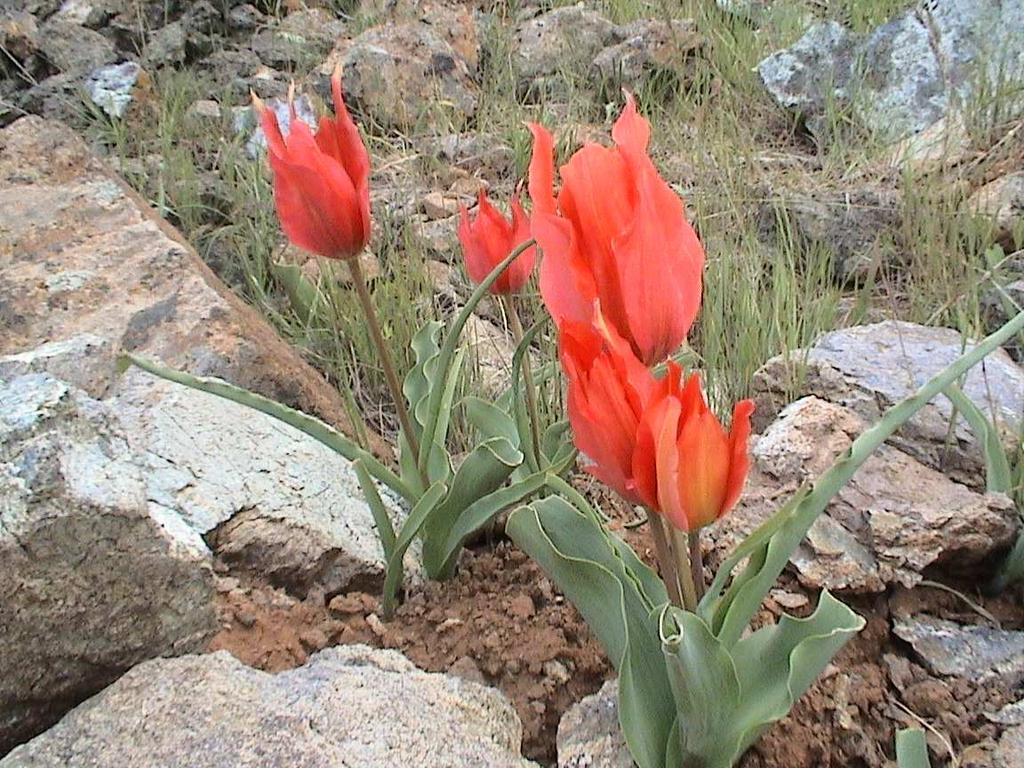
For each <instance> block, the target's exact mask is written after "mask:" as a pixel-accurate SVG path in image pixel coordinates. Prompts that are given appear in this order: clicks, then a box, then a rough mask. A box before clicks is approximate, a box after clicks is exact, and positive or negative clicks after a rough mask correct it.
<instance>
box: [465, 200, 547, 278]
mask: <svg viewBox="0 0 1024 768" xmlns="http://www.w3.org/2000/svg"><path fill="white" fill-rule="evenodd" d="M458 234H459V242H460V243H461V244H462V253H463V256H465V259H466V272H467V273H468V274H469V277H470V279H471V280H472V281H473V282H474V283H480V282H482V281H483V279H484V278H485V277H487V275H489V274H490V273H491V272H492V271H493V270H494V268H495V267H496V266H498V264H499V263H501V262H502V261H503V260H504V259H505V258H506V257H507V256H508V255H509V254H510V253H512V251H514V250H515V249H516V248H518V247H519V246H520V245H522V244H523V243H525V242H526V241H527V240H529V239H530V220H529V218H528V217H527V215H526V212H525V211H524V210H523V206H522V205H520V203H519V196H518V195H515V196H513V197H512V220H511V221H509V220H508V219H506V218H505V217H504V216H502V215H501V213H500V212H499V211H498V210H497V209H496V208H495V207H494V206H493V205H491V203H490V201H489V200H488V199H487V193H486V192H484V191H483V190H481V191H480V197H479V200H478V204H477V209H476V216H475V218H473V219H472V220H471V219H470V217H469V211H467V210H466V207H465V206H463V207H462V209H461V211H460V217H459V233H458ZM536 251H537V249H536V248H535V247H533V246H531V247H529V248H527V249H526V250H524V251H523V252H522V253H521V254H520V255H519V256H517V257H516V258H515V259H514V260H513V262H512V263H511V264H510V265H509V266H508V267H507V268H506V269H505V271H504V272H502V273H501V275H500V276H499V277H498V279H497V280H495V281H494V283H493V285H491V293H495V294H510V293H516V292H518V291H519V290H520V289H521V288H522V287H523V286H524V285H525V284H526V282H527V281H528V280H529V279H530V274H531V273H532V272H533V262H534V259H535V258H536Z"/></svg>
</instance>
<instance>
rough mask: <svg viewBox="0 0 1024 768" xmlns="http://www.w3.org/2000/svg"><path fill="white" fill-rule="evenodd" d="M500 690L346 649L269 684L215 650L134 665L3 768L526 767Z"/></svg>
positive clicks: (392, 655) (388, 654)
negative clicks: (50, 767) (130, 766)
mask: <svg viewBox="0 0 1024 768" xmlns="http://www.w3.org/2000/svg"><path fill="white" fill-rule="evenodd" d="M521 739H522V725H521V724H520V722H519V718H518V717H517V716H516V713H515V710H514V709H513V708H512V706H511V704H509V703H508V701H507V700H506V699H505V698H504V697H503V696H502V695H501V694H500V693H498V692H497V691H494V690H493V689H490V688H485V687H484V686H481V685H477V684H475V683H470V682H467V681H464V680H460V679H458V678H454V677H448V676H446V675H439V674H427V673H425V672H420V671H418V670H417V669H416V668H415V667H414V666H413V665H412V664H411V663H410V662H409V661H407V660H406V659H405V658H404V657H402V656H401V655H400V654H398V653H396V652H394V651H378V650H373V649H370V648H367V647H365V646H342V647H337V648H331V649H329V650H325V651H321V652H320V653H318V654H316V655H314V656H313V657H311V659H310V661H309V662H308V663H307V664H306V665H305V666H304V667H300V668H298V669H293V670H288V671H286V672H281V673H279V674H276V675H271V674H267V673H266V672H261V671H258V670H255V669H251V668H248V667H245V666H243V665H242V664H241V663H240V662H239V661H237V660H235V659H234V658H233V657H231V656H230V655H229V654H228V653H226V652H224V651H221V652H217V653H214V654H210V655H206V656H186V657H183V658H178V659H160V660H155V661H150V662H147V663H145V664H142V665H140V666H138V667H136V668H135V669H133V670H132V671H131V672H129V673H128V674H126V675H125V676H124V677H122V678H121V679H120V680H118V681H117V683H115V684H114V685H112V686H110V687H109V688H108V689H106V690H105V691H103V692H102V693H101V694H99V695H98V696H96V697H94V698H93V699H90V700H89V701H87V702H86V703H85V704H83V705H81V706H80V707H78V708H77V709H76V710H74V711H73V712H71V713H70V714H68V715H67V716H66V717H65V718H64V719H63V720H62V721H61V722H60V723H59V724H58V725H57V726H55V727H54V728H52V729H51V730H50V731H48V732H47V733H45V734H43V735H41V736H39V737H37V738H36V739H34V740H32V741H30V742H29V743H27V744H25V745H23V746H21V747H18V748H17V749H15V750H14V751H13V752H12V753H11V754H10V755H8V756H7V757H6V758H4V759H2V760H0V766H2V767H3V768H15V767H17V768H47V767H48V766H52V768H58V766H59V767H60V768H85V766H91V767H92V768H123V766H128V765H134V766H146V767H147V768H172V766H181V765H188V766H190V768H278V767H279V768H293V767H294V766H303V768H340V767H341V766H361V768H393V766H396V765H410V766H417V768H463V767H464V768H470V766H471V767H472V768H478V766H488V768H530V766H534V764H533V763H531V762H529V761H527V760H524V759H523V758H522V757H520V756H519V750H520V742H521Z"/></svg>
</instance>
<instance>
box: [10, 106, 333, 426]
mask: <svg viewBox="0 0 1024 768" xmlns="http://www.w3.org/2000/svg"><path fill="white" fill-rule="evenodd" d="M76 336H81V337H87V338H89V339H90V345H91V349H90V350H89V352H88V354H87V355H86V356H84V357H83V358H82V359H79V360H76V361H74V363H71V362H70V361H67V360H66V359H65V361H64V363H61V362H60V357H59V355H57V354H56V353H55V348H54V347H50V348H49V350H48V352H47V354H49V355H50V357H51V360H50V363H51V364H58V365H63V367H62V369H61V370H59V371H54V372H55V373H57V375H59V376H61V377H62V378H64V379H65V380H66V381H68V382H69V383H71V384H74V385H76V386H78V387H80V388H82V389H84V390H85V391H86V392H88V393H89V394H90V395H92V396H94V397H102V396H104V395H106V394H107V393H108V392H109V391H110V390H111V389H112V388H113V387H114V386H116V376H115V370H114V360H115V358H116V356H117V355H118V354H120V353H121V352H125V351H129V352H135V353H138V354H141V355H144V356H148V357H154V358H159V359H161V360H162V361H163V362H165V363H166V364H168V365H170V366H172V367H176V368H182V369H185V370H188V371H189V372H191V373H195V374H199V375H207V376H217V377H220V378H222V379H225V380H227V381H230V382H232V383H235V384H239V385H241V386H244V387H247V388H249V389H253V390H255V391H258V392H260V393H261V394H263V395H266V396H268V397H271V398H273V399H275V400H278V401H279V402H283V403H286V404H288V405H291V406H293V407H297V408H300V409H302V410H304V411H306V412H308V413H312V414H314V415H316V416H318V417H320V418H322V419H323V420H324V421H326V422H328V423H330V424H332V425H334V426H336V427H338V428H339V429H341V430H342V431H350V429H349V427H350V425H349V421H348V417H347V415H346V411H345V406H344V402H343V401H342V398H341V397H340V395H339V394H338V393H337V392H336V391H335V390H334V389H333V388H332V387H331V386H330V385H329V384H327V383H326V382H325V381H324V379H323V377H322V376H320V375H319V374H318V373H317V372H316V371H314V370H313V369H312V368H310V367H309V366H308V365H307V364H306V363H304V362H303V361H302V359H301V358H300V357H299V355H298V354H297V353H296V352H295V351H294V350H293V349H291V348H290V347H289V346H288V344H287V343H285V342H284V341H283V340H282V339H281V338H280V337H279V336H278V335H277V334H276V333H275V332H274V330H273V329H272V328H271V327H270V326H269V325H267V323H266V322H265V321H264V320H263V319H262V318H261V317H260V316H259V315H258V313H257V312H256V311H255V310H254V309H252V308H251V307H248V306H246V305H245V303H244V302H242V301H241V300H240V299H239V298H238V297H237V296H235V295H234V294H233V293H232V292H231V291H230V290H229V289H228V288H227V287H226V286H224V285H223V283H221V282H220V280H219V279H218V278H217V277H216V276H215V275H214V274H213V273H212V272H211V271H210V269H209V268H207V267H206V265H205V264H204V263H203V261H202V259H200V258H199V256H198V255H197V254H196V252H195V251H194V250H193V249H192V248H191V247H190V246H188V245H187V244H186V242H185V241H184V239H183V238H182V237H181V236H180V235H179V234H178V233H177V232H175V231H174V229H173V228H171V227H170V226H169V225H167V224H166V223H165V222H163V221H162V220H161V219H159V218H158V217H157V216H156V215H155V214H154V213H153V211H152V210H151V209H150V208H149V207H148V206H146V205H145V204H144V203H143V202H142V200H141V199H140V198H139V197H138V196H137V195H135V194H134V193H133V192H131V191H130V190H129V189H128V187H127V186H126V185H125V184H124V183H123V182H121V181H119V180H118V179H117V178H116V177H114V176H113V175H112V174H111V173H109V171H108V170H107V169H106V168H105V166H104V165H103V164H102V163H101V162H100V161H99V160H97V159H96V158H95V157H94V156H93V155H92V154H91V153H90V152H89V150H88V149H87V148H86V146H85V144H84V143H83V142H82V140H81V139H80V138H79V137H78V136H77V135H76V134H75V133H74V132H73V131H72V130H71V129H69V128H67V127H66V126H64V125H62V124H60V123H56V122H48V121H45V120H42V119H40V118H37V117H26V118H23V119H21V120H18V121H17V122H15V123H14V124H12V125H11V126H9V127H8V128H6V129H4V130H2V131H0V354H8V355H9V354H18V353H24V352H26V351H27V350H32V349H36V348H39V347H41V346H42V345H44V344H56V345H59V344H60V342H62V341H64V340H66V339H69V338H71V337H76ZM37 365H38V362H37ZM47 369H48V370H52V369H50V368H47Z"/></svg>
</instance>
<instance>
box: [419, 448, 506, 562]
mask: <svg viewBox="0 0 1024 768" xmlns="http://www.w3.org/2000/svg"><path fill="white" fill-rule="evenodd" d="M522 460H523V454H522V453H520V452H519V451H518V450H516V448H515V447H514V446H513V445H512V444H511V443H509V441H508V440H506V439H505V438H503V437H495V438H492V439H491V440H487V441H485V442H483V443H481V444H480V445H478V446H477V447H476V448H474V449H473V450H472V451H471V452H470V454H469V455H468V456H467V457H466V458H465V459H464V460H463V462H462V464H460V465H459V468H458V470H456V472H455V476H454V477H453V478H452V481H451V488H450V490H449V491H448V494H447V495H446V496H445V498H444V501H442V502H441V503H440V504H438V505H437V507H436V508H435V509H434V510H433V512H431V514H430V516H429V517H428V518H427V520H426V521H425V523H424V526H423V567H424V568H425V569H426V572H427V576H429V577H430V578H432V579H436V578H438V576H439V575H440V574H441V573H442V571H443V568H444V565H445V562H446V561H447V559H448V553H447V552H446V550H445V546H444V545H445V542H446V541H447V539H448V533H449V531H451V529H452V527H453V526H454V525H455V522H456V521H457V520H458V518H459V516H460V515H461V514H462V513H463V512H464V511H465V510H466V508H467V507H469V506H470V505H471V504H473V502H475V501H477V500H479V499H481V498H484V497H485V496H487V495H488V494H490V493H492V492H493V491H495V490H497V489H498V488H499V487H501V485H502V484H503V483H504V482H505V481H506V480H507V479H508V476H509V475H511V474H512V470H514V469H515V468H516V467H518V466H519V464H520V463H522Z"/></svg>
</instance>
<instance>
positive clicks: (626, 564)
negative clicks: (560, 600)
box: [505, 496, 675, 768]
mask: <svg viewBox="0 0 1024 768" xmlns="http://www.w3.org/2000/svg"><path fill="white" fill-rule="evenodd" d="M505 530H506V532H507V533H508V535H509V536H511V538H512V540H513V541H515V542H516V544H517V545H518V546H519V547H520V548H521V549H523V550H524V551H525V552H527V553H528V554H529V555H530V556H531V557H532V558H533V559H534V560H536V561H537V562H538V563H539V564H540V566H541V567H542V568H543V569H544V571H545V573H547V574H548V576H549V577H550V578H551V579H552V580H554V582H555V583H556V584H557V585H558V586H559V588H560V589H561V590H562V591H563V592H564V593H565V595H566V597H568V598H569V599H570V600H571V601H572V603H573V605H575V606H576V608H577V609H578V610H579V611H580V613H581V614H582V615H583V617H584V619H585V620H586V622H587V625H588V626H589V627H590V628H591V630H592V631H593V632H594V634H595V635H597V637H598V639H599V640H600V642H601V644H602V645H603V646H604V648H605V651H606V652H607V654H608V657H609V658H610V659H611V661H612V663H613V664H614V665H615V667H616V669H617V670H618V672H619V716H620V720H621V722H622V725H623V734H624V735H625V737H626V742H627V744H628V746H629V750H630V753H631V754H632V755H633V758H634V760H636V762H637V764H638V765H639V766H640V768H666V767H665V762H664V761H665V754H666V745H667V741H668V736H669V733H670V731H671V729H672V722H673V720H674V719H675V707H674V706H673V704H672V698H671V696H672V692H671V688H670V687H669V683H668V679H667V676H666V673H665V663H664V660H663V658H662V656H661V653H660V638H659V635H658V631H657V613H655V615H654V616H653V617H652V611H656V610H657V611H660V607H661V606H663V605H664V604H665V603H667V602H668V597H667V595H666V593H665V587H664V585H663V584H662V583H661V581H660V580H659V579H658V578H657V576H655V575H654V574H653V573H652V572H651V571H650V569H649V568H647V566H645V565H643V563H641V562H640V561H639V559H637V558H636V556H635V555H634V554H633V553H632V551H631V550H629V547H628V546H627V545H625V544H624V543H622V542H620V541H618V540H617V538H616V537H615V536H613V535H612V534H610V533H608V531H607V530H605V529H604V527H603V526H602V525H601V524H600V523H599V522H598V521H597V519H596V518H595V517H594V516H592V515H591V514H587V513H584V512H580V511H578V510H576V509H575V508H574V507H573V506H572V505H571V504H569V503H568V502H567V501H566V500H565V499H562V498H560V497H558V496H549V497H547V498H544V499H541V500H539V501H535V502H533V503H532V504H530V505H528V506H524V507H519V508H518V509H516V510H515V511H514V512H513V513H512V514H511V515H510V516H509V520H508V524H507V525H506V529H505ZM627 552H628V553H629V555H628V556H627V555H626V553H627ZM647 590H649V592H648V591H647Z"/></svg>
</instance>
